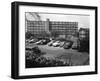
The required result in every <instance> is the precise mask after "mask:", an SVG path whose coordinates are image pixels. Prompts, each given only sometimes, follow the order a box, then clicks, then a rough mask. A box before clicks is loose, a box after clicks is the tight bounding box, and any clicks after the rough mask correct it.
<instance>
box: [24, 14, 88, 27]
mask: <svg viewBox="0 0 100 81" xmlns="http://www.w3.org/2000/svg"><path fill="white" fill-rule="evenodd" d="M26 19H27V20H31V21H34V20H42V21H46V19H49V20H50V21H64V22H78V27H79V28H89V26H90V16H89V15H84V14H59V13H43V12H42V13H34V12H27V13H26Z"/></svg>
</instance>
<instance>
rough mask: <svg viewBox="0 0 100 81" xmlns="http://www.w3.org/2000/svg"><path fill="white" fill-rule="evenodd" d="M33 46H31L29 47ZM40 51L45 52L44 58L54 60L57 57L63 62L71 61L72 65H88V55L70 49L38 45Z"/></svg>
mask: <svg viewBox="0 0 100 81" xmlns="http://www.w3.org/2000/svg"><path fill="white" fill-rule="evenodd" d="M32 46H34V45H32V44H31V47H32ZM38 47H39V48H40V49H41V51H43V52H46V55H44V56H45V57H47V58H48V57H49V58H54V57H58V58H60V59H63V60H65V61H66V60H68V59H70V60H71V63H72V65H88V64H89V54H88V53H86V52H78V51H77V50H72V49H63V48H60V47H53V46H47V45H38Z"/></svg>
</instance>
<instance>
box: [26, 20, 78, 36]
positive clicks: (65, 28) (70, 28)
mask: <svg viewBox="0 0 100 81" xmlns="http://www.w3.org/2000/svg"><path fill="white" fill-rule="evenodd" d="M26 23H27V25H26V28H27V29H26V32H31V33H32V34H34V35H37V34H41V32H46V33H48V34H51V33H52V32H57V34H58V35H60V36H64V35H65V36H66V35H73V34H75V33H77V32H78V22H64V21H50V20H49V19H47V20H46V21H28V20H27V22H26Z"/></svg>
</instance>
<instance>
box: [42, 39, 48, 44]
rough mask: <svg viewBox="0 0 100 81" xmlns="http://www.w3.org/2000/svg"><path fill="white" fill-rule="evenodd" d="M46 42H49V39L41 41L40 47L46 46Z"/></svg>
mask: <svg viewBox="0 0 100 81" xmlns="http://www.w3.org/2000/svg"><path fill="white" fill-rule="evenodd" d="M48 42H50V40H49V39H43V40H42V42H41V44H42V45H45V44H47V43H48Z"/></svg>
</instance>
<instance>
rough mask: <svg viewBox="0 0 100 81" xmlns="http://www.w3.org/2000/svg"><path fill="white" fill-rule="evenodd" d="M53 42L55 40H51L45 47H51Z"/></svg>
mask: <svg viewBox="0 0 100 81" xmlns="http://www.w3.org/2000/svg"><path fill="white" fill-rule="evenodd" d="M54 42H55V40H51V41H50V42H49V43H48V44H47V45H48V46H52V44H53V43H54Z"/></svg>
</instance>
